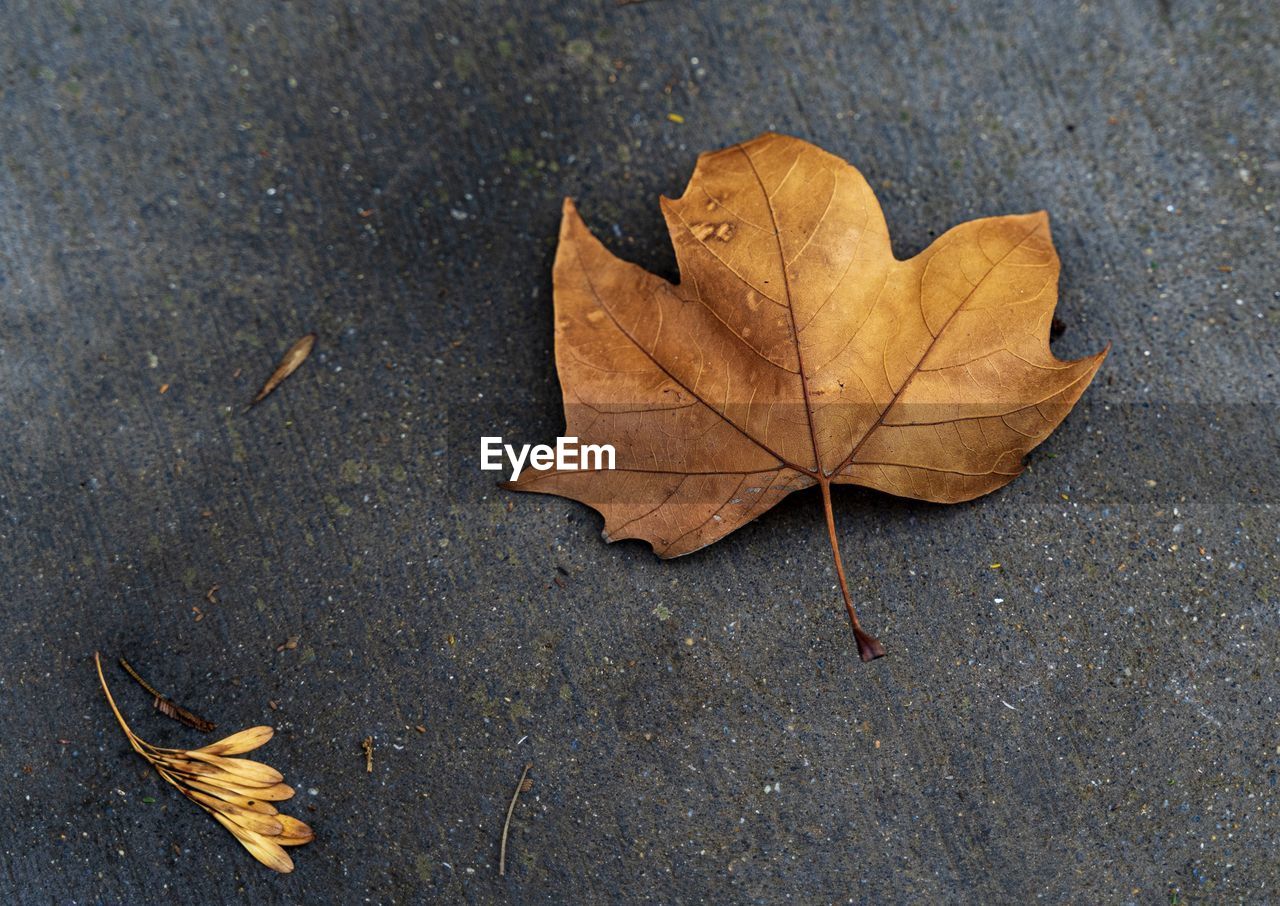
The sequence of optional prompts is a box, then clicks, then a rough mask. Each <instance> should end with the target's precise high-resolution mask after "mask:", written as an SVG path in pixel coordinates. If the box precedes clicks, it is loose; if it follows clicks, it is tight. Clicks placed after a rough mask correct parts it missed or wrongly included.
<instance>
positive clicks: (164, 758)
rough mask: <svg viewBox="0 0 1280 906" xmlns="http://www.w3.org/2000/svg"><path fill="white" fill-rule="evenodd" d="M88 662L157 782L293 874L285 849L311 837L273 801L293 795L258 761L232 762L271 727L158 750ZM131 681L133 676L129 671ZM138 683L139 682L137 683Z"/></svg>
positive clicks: (255, 852) (97, 664) (99, 662)
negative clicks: (135, 729) (126, 715)
mask: <svg viewBox="0 0 1280 906" xmlns="http://www.w3.org/2000/svg"><path fill="white" fill-rule="evenodd" d="M93 663H94V666H95V667H96V668H97V670H98V682H100V683H101V684H102V692H103V694H104V695H106V697H107V704H108V705H110V707H111V713H112V714H114V715H115V718H116V720H117V721H118V722H119V724H120V728H121V729H122V730H124V735H125V737H126V738H127V739H128V740H129V745H130V746H132V747H133V750H134V751H135V752H137V753H138V754H139V755H141V756H142V757H143V758H144V759H146V761H147V763H148V764H150V765H151V766H152V767H153V768H155V770H156V773H157V774H159V775H160V777H161V779H162V780H164V781H165V782H166V783H168V784H169V785H170V786H172V787H173V788H174V789H176V790H177V791H178V792H180V793H181V794H182V795H183V796H185V797H187V798H188V799H190V800H191V801H192V802H194V803H195V804H196V805H198V806H200V808H202V809H204V810H205V811H206V812H208V813H209V814H210V815H211V816H213V818H214V820H215V821H217V822H218V823H219V824H221V825H222V826H223V827H225V828H226V829H227V830H229V831H230V832H231V833H232V835H233V836H234V837H235V838H236V839H237V840H239V841H240V844H241V845H242V846H243V847H244V848H245V849H247V850H248V851H249V854H250V855H252V856H253V857H254V858H255V859H257V860H258V861H259V862H261V863H262V864H263V865H265V866H267V867H268V868H270V869H272V870H274V871H279V872H290V871H293V860H292V859H290V858H289V854H288V853H286V852H285V851H284V847H286V846H301V845H302V844H304V843H310V842H311V841H312V840H313V839H314V837H315V835H314V834H313V833H312V832H311V828H310V827H308V826H307V825H306V824H305V823H304V822H302V821H299V820H298V819H297V818H292V817H290V816H289V815H282V814H280V812H279V811H278V810H277V809H276V807H275V806H274V805H272V804H271V803H273V802H280V801H283V800H285V799H288V798H289V797H291V796H292V795H293V789H292V787H289V786H287V785H285V783H284V778H283V777H282V776H281V775H280V772H279V771H277V770H275V769H274V768H272V767H269V766H268V765H265V764H263V763H262V762H259V761H251V760H250V759H248V758H232V757H230V756H232V755H242V754H244V753H245V752H252V751H253V750H254V749H256V748H258V747H259V746H262V745H264V744H265V743H266V742H267V741H268V740H270V739H271V737H272V735H273V733H274V732H275V731H274V730H272V729H271V727H250V728H249V729H247V730H241V731H240V732H239V733H232V734H231V735H230V736H228V737H226V738H225V739H220V740H218V741H217V742H215V743H211V744H209V745H207V746H204V747H202V748H199V749H190V750H188V749H164V748H161V747H159V746H153V745H151V743H149V742H145V741H144V740H142V739H141V738H139V737H138V735H137V734H135V733H134V732H133V730H132V729H130V727H129V724H128V723H126V722H125V719H124V715H122V714H121V713H120V709H119V708H117V707H116V701H115V699H114V698H112V696H111V690H110V689H108V688H107V678H106V677H105V676H104V675H103V673H102V658H101V657H100V656H99V655H98V653H97V652H96V651H95V652H94V653H93ZM130 675H132V676H134V678H135V679H137V675H136V674H133V673H131V674H130ZM139 682H141V680H139Z"/></svg>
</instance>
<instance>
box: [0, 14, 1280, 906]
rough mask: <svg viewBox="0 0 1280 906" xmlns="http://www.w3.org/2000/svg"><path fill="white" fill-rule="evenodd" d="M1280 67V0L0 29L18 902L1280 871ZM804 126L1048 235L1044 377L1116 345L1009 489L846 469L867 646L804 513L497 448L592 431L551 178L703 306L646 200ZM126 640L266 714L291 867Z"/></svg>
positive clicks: (1001, 881)
mask: <svg viewBox="0 0 1280 906" xmlns="http://www.w3.org/2000/svg"><path fill="white" fill-rule="evenodd" d="M1278 42H1280V26H1278V25H1277V17H1276V16H1275V15H1274V9H1272V8H1271V7H1270V4H1267V3H1264V2H1256V3H1222V4H1209V3H1191V2H1182V0H1164V2H1162V3H1137V2H1134V3H1125V4H1112V3H1099V4H1094V3H1090V4H1080V5H1071V4H1064V3H1050V2H1039V3H1032V4H1000V3H987V4H970V3H956V4H952V5H949V6H948V5H942V4H934V3H920V4H902V3H869V4H859V5H856V6H854V7H852V8H848V7H845V6H843V5H838V4H825V3H819V2H814V0H803V2H800V0H797V2H789V3H761V2H744V3H728V2H693V3H690V2H678V0H650V2H646V3H634V4H628V5H615V4H614V3H613V2H611V0H594V2H586V3H576V2H554V3H553V2H546V3H542V2H539V3H510V4H499V3H492V4H488V3H461V2H438V3H427V4H414V3H397V2H386V3H374V2H365V3H356V2H349V3H330V2H324V0H316V2H311V3H289V2H263V0H227V2H220V3H216V4H213V3H200V2H195V0H170V2H121V0H101V2H89V0H59V2H28V0H12V2H8V3H5V4H4V5H3V7H2V8H0V115H2V121H3V123H4V127H3V131H2V132H0V613H2V614H3V622H2V624H0V626H2V628H3V633H0V770H2V771H3V774H4V778H5V783H4V784H3V786H2V787H0V899H2V900H3V901H4V902H17V903H31V904H37V903H59V904H71V903H128V904H143V903H171V902H201V903H215V902H216V903H224V902H226V903H237V902H245V903H249V902H252V903H300V902H306V903H344V904H345V903H359V902H370V903H421V902H467V903H491V902H494V903H496V902H508V901H509V902H517V903H535V902H547V903H606V902H615V901H616V902H660V903H681V902H683V903H695V902H702V901H710V902H742V903H779V902H803V903H826V902H830V903H837V902H840V903H843V902H853V903H897V902H902V903H921V902H929V903H941V902H948V903H1017V904H1021V903H1029V902H1046V903H1141V904H1152V903H1162V904H1163V903H1190V902H1215V903H1216V902H1243V903H1265V902H1274V901H1275V900H1276V899H1277V898H1280V893H1278V891H1277V885H1278V884H1280V855H1277V853H1278V852H1280V848H1278V840H1280V790H1277V786H1276V784H1277V776H1278V775H1280V725H1278V722H1277V706H1278V696H1280V681H1278V680H1277V676H1278V675H1280V581H1278V579H1277V571H1278V569H1280V560H1278V554H1280V523H1278V521H1277V511H1276V504H1277V489H1278V487H1280V484H1278V482H1277V480H1276V464H1275V460H1276V454H1277V449H1278V447H1280V442H1278V439H1277V418H1276V415H1277V408H1276V403H1277V383H1276V372H1277V340H1278V339H1280V255H1278V254H1277V251H1278V247H1280V242H1278V239H1280V236H1278V232H1277V231H1278V226H1277V224H1278V220H1277V209H1276V203H1277V186H1278V185H1280V156H1278V150H1277V136H1278V135H1280V115H1278V111H1277V103H1276V99H1277V97H1278V96H1280V49H1278ZM765 129H777V130H780V131H785V132H789V133H792V134H796V135H799V136H802V137H804V138H806V139H809V140H811V141H813V142H815V143H817V144H820V145H822V146H823V147H825V148H827V149H829V150H830V151H832V152H834V153H836V154H839V155H840V156H842V157H845V158H847V159H848V160H850V161H851V162H853V163H854V164H856V165H857V166H858V167H859V168H860V169H861V170H862V171H863V172H864V173H865V174H866V175H867V177H868V178H869V179H870V181H871V183H872V184H873V186H874V187H875V189H876V191H877V193H878V194H879V197H880V200H881V202H882V204H883V206H884V210H885V214H886V217H887V220H888V223H889V227H890V230H891V232H892V235H893V241H894V249H895V252H896V253H897V254H898V255H900V256H905V255H910V254H913V253H914V252H916V251H917V250H919V249H921V248H923V247H924V246H925V245H927V244H928V243H929V242H930V240H931V239H932V238H933V237H935V236H936V235H938V234H939V233H940V232H941V231H943V230H944V229H946V228H947V227H949V226H952V225H954V224H956V223H958V222H960V221H963V220H966V219H969V218H972V217H975V216H981V215H990V214H1001V213H1008V212H1023V211H1029V210H1036V209H1040V208H1044V209H1047V210H1048V211H1049V212H1050V213H1051V215H1052V218H1053V225H1054V234H1055V240H1056V243H1057V246H1058V249H1059V253H1060V255H1061V257H1062V262H1063V279H1062V286H1061V290H1062V292H1061V301H1060V303H1059V311H1058V314H1059V317H1060V318H1061V319H1062V321H1063V322H1064V323H1065V325H1066V331H1065V333H1064V334H1063V335H1062V336H1061V338H1060V339H1058V340H1057V341H1056V342H1055V347H1054V348H1055V351H1056V352H1057V353H1058V354H1059V355H1060V356H1063V357H1074V356H1078V355H1082V354H1085V353H1088V352H1091V351H1094V350H1096V349H1098V348H1100V347H1101V346H1102V344H1104V343H1106V342H1107V341H1111V342H1112V343H1113V344H1114V347H1113V351H1112V353H1111V356H1110V358H1109V359H1108V360H1107V362H1106V364H1105V365H1104V367H1103V371H1102V372H1101V373H1100V375H1099V378H1098V380H1097V381H1096V382H1095V383H1094V385H1093V387H1092V388H1091V389H1090V390H1089V391H1088V393H1087V394H1086V397H1085V399H1084V400H1083V401H1082V402H1081V404H1080V406H1079V407H1078V408H1077V409H1076V411H1075V412H1074V413H1073V414H1072V415H1071V416H1070V417H1069V418H1068V419H1067V421H1066V422H1065V424H1064V425H1063V426H1062V428H1061V429H1060V430H1059V431H1058V432H1057V433H1056V434H1054V436H1053V437H1051V438H1050V439H1049V441H1048V442H1046V443H1045V444H1044V446H1042V447H1041V448H1040V449H1039V450H1037V451H1036V453H1035V454H1034V455H1033V458H1032V462H1031V468H1030V470H1029V471H1028V472H1027V474H1025V475H1024V476H1023V477H1022V478H1020V479H1019V480H1018V481H1017V482H1015V483H1014V484H1013V485H1011V486H1010V487H1008V488H1007V489H1005V490H1003V491H1001V492H999V493H997V494H994V495H992V496H990V497H988V498H984V499H982V500H979V501H976V502H974V503H972V504H966V505H962V506H955V507H949V508H944V507H936V506H929V505H924V504H916V503H907V502H903V501H899V500H894V499H891V498H887V497H883V496H878V495H874V494H871V493H861V492H858V491H853V490H848V489H842V490H841V492H840V493H838V494H837V495H836V519H837V523H838V529H839V532H840V540H841V545H842V547H843V549H844V551H845V553H846V563H847V566H848V568H849V571H850V573H851V581H852V583H853V586H854V591H855V594H856V596H857V600H858V602H859V607H860V610H861V612H862V614H863V617H864V620H865V621H866V623H867V624H868V626H869V627H870V628H872V629H874V631H876V632H877V634H879V635H880V637H881V638H882V639H884V641H885V643H886V645H887V646H888V647H889V649H890V656H889V657H887V658H884V659H882V660H880V661H877V662H875V663H874V664H871V665H864V664H862V663H860V662H859V661H858V660H857V657H856V652H855V649H854V646H853V644H852V638H851V636H850V633H849V631H848V627H847V625H846V623H845V622H844V620H845V617H844V614H843V610H842V608H841V605H840V603H839V597H838V592H837V591H836V588H835V577H834V570H833V568H832V563H831V558H830V555H829V550H828V546H827V541H826V538H825V537H824V528H823V525H822V519H821V509H820V504H819V501H818V498H817V496H816V492H805V493H802V494H797V495H793V496H792V498H790V499H788V500H787V501H786V502H784V503H783V504H782V505H781V506H779V507H777V508H776V509H775V510H773V511H771V512H770V513H768V514H767V515H766V516H765V517H764V518H762V519H760V520H759V521H757V522H756V523H753V524H752V525H750V526H748V527H746V528H744V529H743V530H741V531H739V532H737V533H735V534H733V535H732V536H730V537H729V538H726V539H725V540H724V541H722V542H721V543H719V544H717V545H715V546H713V547H711V548H709V549H707V550H704V551H702V552H700V553H698V554H696V555H693V556H691V557H688V558H684V559H681V560H677V561H673V562H665V563H664V562H660V561H659V560H657V559H656V558H655V557H654V556H653V555H652V554H651V553H650V552H649V551H648V549H647V547H645V546H644V545H641V544H638V543H635V542H626V543H621V544H616V545H606V544H605V543H603V542H602V541H601V540H600V537H599V529H600V520H599V517H598V516H597V515H596V514H594V513H593V512H591V511H590V510H588V509H586V508H584V507H582V506H580V505H578V504H574V503H572V502H569V501H564V500H559V499H554V498H545V497H540V498H534V497H526V496H517V495H511V494H507V493H504V492H502V491H500V490H498V489H497V488H495V487H494V482H493V475H492V474H489V473H482V472H480V471H479V470H478V468H476V454H477V452H478V444H479V437H480V436H481V435H482V434H503V435H505V436H507V437H508V439H509V440H513V441H521V442H531V441H545V440H547V439H549V438H551V437H553V436H554V435H555V434H556V433H557V432H558V431H559V429H560V427H561V425H562V421H561V411H560V400H559V390H558V385H557V382H556V376H555V373H554V369H553V364H552V357H551V327H552V320H551V298H550V297H551V292H550V265H551V258H552V255H553V253H554V243H555V236H556V230H557V224H558V218H559V210H560V201H561V198H562V197H563V196H565V195H572V196H574V197H575V198H576V199H577V200H578V202H579V204H580V207H581V209H582V211H583V213H584V216H585V217H586V219H587V221H588V223H589V224H590V225H591V227H592V228H593V229H594V230H596V231H597V232H598V233H599V234H600V235H601V236H602V238H604V239H605V241H606V242H607V243H608V244H609V246H610V247H611V248H612V249H613V250H614V251H615V252H616V253H618V254H619V255H621V256H623V257H625V258H627V259H629V260H632V261H636V262H638V263H641V264H643V265H645V266H647V267H649V268H651V269H653V270H655V271H656V272H657V273H660V274H662V275H664V276H666V277H669V278H674V277H675V274H674V258H673V255H672V253H671V250H670V247H669V244H668V241H667V238H666V236H665V230H664V228H663V226H662V221H661V216H660V214H659V211H658V206H657V197H658V195H659V194H667V195H678V194H679V193H680V192H681V190H682V188H683V185H684V182H685V180H686V179H687V178H688V175H689V173H690V171H691V170H692V166H693V162H694V158H695V157H696V154H697V152H698V151H701V150H704V149H711V148H718V147H722V146H724V145H727V144H730V143H732V142H735V141H738V140H741V139H744V138H749V137H751V136H753V135H755V134H757V133H759V132H761V131H764V130H765ZM308 330H315V331H316V332H317V333H318V335H319V342H318V344H317V347H316V352H315V353H314V354H313V356H312V357H311V359H310V361H308V362H307V363H306V364H305V365H304V366H303V367H302V369H300V370H299V371H298V373H297V374H295V375H294V376H293V377H292V378H290V379H289V380H288V382H286V384H285V385H284V386H283V387H281V388H280V389H279V390H277V391H276V393H275V394H273V395H272V396H271V397H270V398H269V399H268V400H267V401H266V402H264V403H263V404H262V405H260V406H259V407H257V408H256V409H254V410H253V411H251V412H248V413H246V412H244V404H245V403H246V402H247V400H248V399H249V398H250V397H252V395H253V393H254V391H255V390H256V389H257V386H258V385H259V384H260V383H261V381H262V380H263V379H264V378H265V377H266V375H267V374H268V373H269V372H270V370H271V368H272V367H273V366H274V364H275V361H276V359H277V357H278V356H279V355H280V354H281V353H282V352H283V351H284V349H286V348H287V347H288V345H289V344H290V343H292V342H293V341H294V340H295V339H297V338H298V337H299V336H301V335H302V334H304V333H305V332H307V331H308ZM215 585H217V586H219V587H218V589H217V591H216V593H215V594H214V595H213V596H212V598H213V601H215V602H216V603H214V602H211V601H210V600H207V599H206V593H207V592H208V591H209V590H210V589H211V588H212V587H213V586H215ZM291 637H296V642H297V644H296V647H288V646H287V645H283V646H282V643H285V642H287V640H289V639H290V638H291ZM95 649H101V650H102V651H104V652H106V653H108V654H110V655H119V654H125V655H127V656H128V657H129V658H130V659H131V660H132V661H133V662H134V663H135V664H136V666H138V668H139V669H140V670H141V671H142V672H143V673H144V674H145V675H147V676H148V677H149V678H150V679H151V680H152V682H153V683H154V684H156V685H157V686H159V687H161V689H162V690H163V691H166V692H168V693H169V694H170V695H172V696H173V697H174V698H175V699H177V700H179V701H180V702H182V703H184V704H186V705H187V706H188V707H190V708H192V709H193V710H196V711H199V712H202V713H204V714H205V715H206V716H208V717H210V718H211V719H213V720H215V721H217V722H218V723H219V724H220V725H221V726H222V727H223V728H226V729H228V730H231V729H236V728H239V727H243V726H249V725H252V724H257V723H264V722H265V723H271V724H273V725H274V726H276V727H277V728H278V729H279V733H278V735H277V737H276V739H275V740H274V741H272V742H271V743H270V744H269V745H268V747H267V748H266V749H265V750H263V753H262V754H263V758H264V760H266V761H268V762H269V763H270V764H272V765H274V766H277V767H279V768H280V769H281V770H283V772H284V773H285V776H286V778H287V779H288V781H289V782H290V783H292V784H293V785H294V786H296V787H297V788H298V790H299V794H298V796H297V798H296V800H295V805H294V810H295V812H296V813H297V814H299V815H301V816H302V817H304V818H305V819H306V820H307V821H309V822H310V823H311V824H312V825H313V827H314V828H315V830H316V833H317V839H316V841H315V842H314V843H312V844H311V845H309V846H306V847H303V848H301V849H299V850H297V851H296V852H295V856H296V861H297V863H298V868H297V871H296V872H295V873H294V874H292V875H289V876H276V875H273V874H271V873H270V872H268V871H267V870H265V869H263V868H261V867H260V866H258V865H257V864H256V863H254V862H253V861H252V860H251V859H250V858H249V857H248V856H247V855H246V854H245V853H244V852H243V851H242V850H241V849H240V848H239V847H238V846H237V845H236V844H235V843H234V841H233V840H232V839H231V838H230V836H229V835H228V834H227V833H226V832H225V831H223V830H222V829H221V828H219V827H218V826H216V825H215V824H214V823H213V822H212V821H210V820H209V819H208V818H207V817H206V816H204V815H202V814H200V813H199V812H198V810H196V809H195V808H193V807H192V806H191V805H190V804H189V803H186V802H183V801H181V800H180V799H179V798H178V797H177V796H176V795H175V794H174V793H173V791H172V790H171V789H169V788H168V787H166V786H164V785H163V784H162V783H161V782H160V781H159V779H158V778H157V777H155V776H154V775H153V774H151V773H149V772H148V769H147V767H146V765H145V764H143V763H142V761H141V760H140V759H139V758H137V756H136V755H134V754H133V753H132V752H130V751H129V749H128V747H127V745H126V743H125V740H124V738H123V737H122V735H121V734H120V732H119V730H118V728H117V727H116V726H114V725H113V723H112V722H111V719H110V714H109V712H108V711H107V709H106V707H105V705H104V702H103V700H102V696H101V693H100V692H99V690H98V688H97V686H96V680H95V677H94V674H93V670H92V663H91V659H92V653H93V651H94V650H95ZM278 649H279V650H278ZM111 675H112V677H113V682H114V683H115V691H116V694H117V698H118V699H119V700H120V702H121V705H122V707H123V708H124V709H125V710H126V712H127V713H128V714H129V716H130V718H131V719H132V721H133V723H134V726H135V729H137V730H138V731H139V732H140V733H141V734H142V735H143V736H144V737H146V738H149V739H152V740H153V741H155V742H157V743H161V744H182V745H190V744H193V743H194V742H195V740H196V739H197V738H198V734H195V733H194V732H193V731H190V730H186V729H184V728H183V727H181V726H179V725H177V724H175V723H172V722H170V721H167V720H166V719H164V718H163V717H161V716H159V715H156V714H155V713H154V712H152V711H151V710H150V704H149V701H148V700H147V698H146V697H145V696H144V694H143V693H142V692H140V691H139V690H138V689H137V688H135V687H132V686H131V685H130V683H129V681H128V680H127V678H126V677H124V675H123V674H121V673H119V672H118V671H115V670H113V671H112V674H111ZM370 735H371V736H373V738H374V742H375V750H374V751H375V754H374V770H373V772H372V773H371V774H367V773H366V772H365V764H364V755H363V753H362V751H361V746H360V742H361V740H362V739H364V738H365V737H366V736H370ZM526 763H532V764H533V768H532V771H531V776H532V777H533V778H534V786H533V788H532V790H531V791H530V792H529V793H527V794H525V795H524V796H523V797H522V798H521V800H520V803H519V805H518V806H517V808H516V811H515V815H514V818H513V821H512V826H511V834H510V843H509V847H510V851H509V854H508V860H509V865H508V872H507V875H506V877H499V875H498V870H497V869H498V866H497V860H498V841H499V835H500V831H501V827H502V821H503V817H504V814H505V811H506V807H507V802H508V799H509V797H510V794H511V789H512V787H513V786H514V784H515V782H516V778H517V777H518V776H519V774H520V770H521V768H522V767H523V766H524V764H526Z"/></svg>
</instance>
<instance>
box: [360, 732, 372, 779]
mask: <svg viewBox="0 0 1280 906" xmlns="http://www.w3.org/2000/svg"><path fill="white" fill-rule="evenodd" d="M360 748H362V749H364V772H365V773H366V774H372V773H373V737H372V736H366V737H365V738H364V742H362V743H360Z"/></svg>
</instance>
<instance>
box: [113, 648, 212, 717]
mask: <svg viewBox="0 0 1280 906" xmlns="http://www.w3.org/2000/svg"><path fill="white" fill-rule="evenodd" d="M119 663H120V668H121V669H122V670H124V672H125V673H127V674H129V676H131V677H133V680H134V682H136V683H137V684H138V685H139V686H141V687H142V688H143V689H145V690H146V691H147V694H148V695H150V696H151V699H152V700H151V705H152V707H154V708H155V709H156V710H157V711H159V712H160V713H161V714H163V715H164V716H165V717H171V718H173V719H174V720H176V721H178V723H182V724H186V725H187V726H188V727H190V728H191V729H193V730H199V731H200V732H201V733H212V732H213V731H214V730H216V729H218V725H217V724H215V723H214V722H213V721H211V720H206V719H205V718H203V717H201V716H200V715H198V714H193V713H192V712H190V711H188V710H187V709H186V708H184V707H182V706H181V705H179V704H178V703H177V702H175V701H173V700H172V699H170V698H166V697H165V696H163V695H161V694H160V693H159V692H157V691H156V690H155V689H154V688H153V687H152V685H151V684H150V683H148V682H147V681H146V680H144V679H143V678H142V677H141V676H139V675H138V671H137V670H134V669H133V666H132V665H131V664H130V663H129V662H128V661H126V660H125V659H124V658H119Z"/></svg>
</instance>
